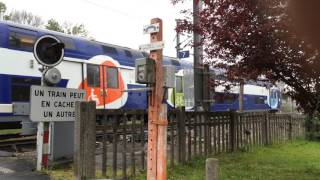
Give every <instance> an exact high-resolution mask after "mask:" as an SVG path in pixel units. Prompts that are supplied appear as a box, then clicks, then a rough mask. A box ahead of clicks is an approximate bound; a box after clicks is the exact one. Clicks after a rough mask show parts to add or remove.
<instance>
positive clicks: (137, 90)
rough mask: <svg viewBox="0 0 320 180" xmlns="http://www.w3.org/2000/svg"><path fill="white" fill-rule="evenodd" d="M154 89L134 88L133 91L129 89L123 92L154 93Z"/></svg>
mask: <svg viewBox="0 0 320 180" xmlns="http://www.w3.org/2000/svg"><path fill="white" fill-rule="evenodd" d="M152 90H153V88H151V87H147V88H132V89H127V90H123V91H122V92H140V91H152Z"/></svg>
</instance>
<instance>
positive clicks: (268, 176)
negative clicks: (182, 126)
mask: <svg viewBox="0 0 320 180" xmlns="http://www.w3.org/2000/svg"><path fill="white" fill-rule="evenodd" d="M213 157H215V158H217V159H219V164H220V171H219V178H220V179H222V180H313V179H314V180H316V179H320V143H316V142H306V141H297V142H295V143H292V144H286V145H277V146H270V147H265V148H257V149H254V150H251V151H250V152H237V153H233V154H221V155H217V156H213ZM204 170H205V158H195V159H194V160H193V161H192V162H190V163H188V164H187V165H178V166H175V168H174V169H170V170H169V171H168V179H169V180H170V179H171V180H203V179H204V177H205V171H204ZM135 179H136V180H140V179H141V180H142V179H145V174H142V175H141V176H140V177H137V178H135Z"/></svg>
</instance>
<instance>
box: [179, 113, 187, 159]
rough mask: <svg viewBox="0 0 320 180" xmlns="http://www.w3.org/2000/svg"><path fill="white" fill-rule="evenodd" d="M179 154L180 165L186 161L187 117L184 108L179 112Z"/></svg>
mask: <svg viewBox="0 0 320 180" xmlns="http://www.w3.org/2000/svg"><path fill="white" fill-rule="evenodd" d="M178 151H179V152H178V153H179V163H185V161H186V117H185V109H184V107H181V108H179V111H178Z"/></svg>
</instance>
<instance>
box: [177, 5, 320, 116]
mask: <svg viewBox="0 0 320 180" xmlns="http://www.w3.org/2000/svg"><path fill="white" fill-rule="evenodd" d="M296 1H299V0H296ZM173 2H174V3H177V2H183V0H182V1H181V0H174V1H173ZM292 2H294V0H291V1H289V0H259V1H252V0H214V1H208V0H207V1H204V4H205V6H204V8H203V10H202V12H201V13H200V14H199V18H200V21H201V23H200V24H199V25H198V26H195V25H193V24H192V21H191V18H190V16H192V13H191V11H188V10H186V11H184V13H185V14H186V18H185V19H184V20H183V21H182V23H181V25H180V26H179V27H178V28H177V31H182V32H187V33H191V32H196V33H199V34H200V35H202V37H203V39H202V42H201V45H203V46H204V52H205V55H204V58H205V60H206V61H207V63H210V64H211V65H212V66H214V67H219V68H223V69H225V70H226V74H227V76H228V78H229V79H230V80H239V79H248V80H249V79H250V80H251V79H257V78H259V77H265V78H267V79H268V80H269V81H271V82H276V81H281V82H284V83H286V84H287V85H288V88H287V93H288V94H289V95H291V96H292V97H293V98H294V99H295V100H296V101H297V102H298V104H299V106H300V107H301V108H302V109H303V110H304V111H305V112H306V113H308V114H310V115H314V114H315V113H317V112H320V59H319V53H318V50H317V48H315V47H316V46H315V43H313V42H312V41H307V40H306V39H305V38H304V36H300V34H299V28H297V26H296V23H293V22H295V20H296V19H297V18H296V19H295V16H294V14H293V13H292V11H291V8H290V7H292V6H293V4H291V3H292ZM308 2H309V1H308ZM310 2H311V1H310ZM303 3H307V2H303ZM293 7H294V6H293ZM318 7H319V6H318ZM293 12H294V11H293ZM298 17H299V16H298ZM191 43H192V42H191ZM217 59H218V60H217Z"/></svg>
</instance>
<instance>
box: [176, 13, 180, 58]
mask: <svg viewBox="0 0 320 180" xmlns="http://www.w3.org/2000/svg"><path fill="white" fill-rule="evenodd" d="M179 26H180V19H176V27H179ZM176 38H177V46H176V50H177V58H178V59H179V52H180V50H181V47H180V45H181V43H180V32H179V31H177V37H176Z"/></svg>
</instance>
